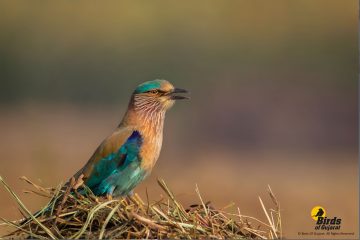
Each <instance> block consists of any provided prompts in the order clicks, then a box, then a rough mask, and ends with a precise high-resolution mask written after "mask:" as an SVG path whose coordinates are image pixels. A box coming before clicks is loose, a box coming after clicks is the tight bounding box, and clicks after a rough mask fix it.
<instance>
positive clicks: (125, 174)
mask: <svg viewBox="0 0 360 240" xmlns="http://www.w3.org/2000/svg"><path fill="white" fill-rule="evenodd" d="M187 93H188V91H187V90H185V89H181V88H175V87H174V86H173V84H171V83H170V82H169V81H167V80H161V79H156V80H152V81H147V82H144V83H141V84H140V85H138V86H137V87H136V88H135V90H134V92H133V93H132V95H131V98H130V101H129V104H128V108H127V111H126V113H125V115H124V117H123V119H122V121H121V122H120V124H119V125H118V127H117V128H116V129H115V130H114V131H113V133H112V134H110V135H109V136H108V137H106V138H105V140H104V141H103V142H102V143H101V144H100V145H99V146H98V148H97V149H96V150H95V152H94V153H93V155H92V156H91V157H90V159H89V160H88V162H87V163H86V164H85V165H84V167H82V168H81V169H80V170H79V171H78V172H77V173H76V174H75V175H74V176H73V178H75V179H78V178H81V179H82V181H83V183H84V184H85V185H86V186H87V187H88V188H90V190H91V191H92V192H93V193H94V194H95V195H96V196H108V197H111V198H112V197H121V196H127V195H131V194H132V193H133V189H134V188H135V187H136V186H137V185H138V184H139V183H140V182H141V181H142V180H144V179H145V178H146V177H147V176H149V174H150V173H151V170H152V169H153V167H154V165H155V163H156V161H157V160H158V158H159V155H160V150H161V146H162V141H163V128H164V120H165V113H166V112H167V110H169V109H170V108H171V107H172V106H173V105H174V103H175V101H177V100H182V99H189V97H188V96H187V95H186V94H187Z"/></svg>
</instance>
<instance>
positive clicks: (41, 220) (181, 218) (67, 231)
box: [0, 177, 282, 239]
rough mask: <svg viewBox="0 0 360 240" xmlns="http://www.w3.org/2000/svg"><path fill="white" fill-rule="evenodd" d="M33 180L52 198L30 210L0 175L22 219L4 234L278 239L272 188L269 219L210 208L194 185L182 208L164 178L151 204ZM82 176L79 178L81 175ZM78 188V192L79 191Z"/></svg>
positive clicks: (135, 197) (41, 192)
mask: <svg viewBox="0 0 360 240" xmlns="http://www.w3.org/2000/svg"><path fill="white" fill-rule="evenodd" d="M22 180H25V181H26V182H28V183H29V184H31V186H32V188H34V190H31V191H30V192H32V193H35V194H36V195H39V196H43V197H47V198H49V199H51V200H50V201H49V203H48V204H47V206H45V207H44V208H43V209H42V210H40V211H39V212H37V213H35V214H32V213H31V212H30V211H29V210H28V209H27V208H26V206H25V205H24V204H23V203H22V201H21V200H20V199H19V198H18V197H17V195H16V194H15V193H14V192H13V191H12V190H11V188H10V187H9V186H8V185H7V184H6V182H4V180H3V179H2V178H1V177H0V182H1V183H2V185H3V186H4V187H5V189H6V190H7V191H8V192H9V193H10V194H11V196H12V197H13V198H14V200H15V201H16V202H17V204H18V206H19V209H20V212H21V213H22V214H23V215H24V219H21V220H19V221H8V220H6V219H2V218H1V220H2V221H3V223H2V224H1V225H3V226H11V227H13V228H14V231H13V232H12V233H10V234H8V235H6V236H3V237H4V238H38V239H43V238H46V239H48V238H51V239H58V238H67V239H79V238H81V239H84V238H96V239H103V238H106V239H109V238H113V239H114V238H121V239H123V238H146V239H147V238H189V239H194V238H195V239H198V238H219V239H224V238H238V239H239V238H240V239H243V238H246V239H259V238H260V239H274V238H281V237H282V235H281V217H280V212H279V209H280V206H279V203H278V201H277V200H276V198H275V196H274V194H273V193H272V191H271V189H270V187H269V189H268V192H269V195H270V197H271V199H272V200H273V203H274V206H275V209H269V210H267V209H266V208H265V206H264V204H263V202H262V200H261V198H259V200H260V205H261V207H262V209H263V210H264V213H265V215H266V218H267V221H268V222H267V223H265V222H262V221H260V220H257V219H256V218H253V217H249V216H243V215H241V214H240V210H239V209H238V208H237V210H236V211H235V213H230V212H226V211H225V210H224V209H214V208H213V207H212V206H211V204H210V203H209V202H207V203H205V202H204V201H203V199H202V197H201V195H200V192H199V190H198V188H197V187H196V192H197V195H198V197H199V204H194V205H191V206H189V207H188V208H185V207H184V206H182V205H181V204H180V203H179V202H178V201H177V200H176V199H175V197H174V194H173V193H172V192H171V191H170V189H169V188H168V187H167V185H166V183H165V182H164V181H163V180H158V183H159V185H160V187H161V188H162V189H163V190H164V192H165V194H166V196H167V197H166V198H162V199H161V200H160V201H157V202H153V203H150V202H149V199H147V200H146V201H145V202H144V201H143V200H142V199H141V198H140V197H139V196H138V195H137V194H134V195H133V196H130V197H125V198H120V199H109V198H98V197H96V196H95V195H94V194H92V192H91V191H90V190H89V189H88V188H86V186H85V185H83V184H82V181H79V180H77V181H76V180H75V179H72V181H71V183H70V184H69V185H68V186H66V187H65V186H62V185H60V186H58V187H57V188H44V187H41V186H38V185H36V184H34V183H33V182H31V181H30V180H28V179H27V178H25V177H22ZM80 180H81V179H80ZM80 191H81V193H82V194H79V192H80Z"/></svg>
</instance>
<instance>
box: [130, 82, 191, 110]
mask: <svg viewBox="0 0 360 240" xmlns="http://www.w3.org/2000/svg"><path fill="white" fill-rule="evenodd" d="M187 92H188V91H186V90H184V89H180V88H175V87H174V86H173V85H172V84H171V83H170V82H168V81H166V80H153V81H148V82H144V83H142V84H140V85H139V86H137V88H136V89H135V91H134V93H133V104H134V107H135V109H137V110H143V111H148V112H152V110H155V111H156V110H157V111H166V110H168V109H170V108H171V107H172V106H173V105H174V103H175V101H176V100H181V99H189V98H188V97H186V96H184V95H181V94H184V93H187Z"/></svg>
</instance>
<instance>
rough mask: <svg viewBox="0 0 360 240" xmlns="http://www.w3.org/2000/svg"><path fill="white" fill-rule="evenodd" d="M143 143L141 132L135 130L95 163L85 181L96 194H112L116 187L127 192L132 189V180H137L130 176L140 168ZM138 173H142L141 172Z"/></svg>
mask: <svg viewBox="0 0 360 240" xmlns="http://www.w3.org/2000/svg"><path fill="white" fill-rule="evenodd" d="M141 145H142V137H141V135H140V133H139V132H138V131H133V132H132V134H131V135H130V137H128V139H127V140H126V142H125V143H124V144H123V145H122V146H120V147H119V148H118V149H116V150H115V151H114V152H111V153H109V154H108V155H107V156H105V157H103V158H101V159H100V160H99V161H97V162H96V163H94V166H93V170H92V172H91V174H90V176H89V177H88V178H87V180H86V181H85V183H86V185H87V186H88V187H89V188H90V189H91V190H92V191H93V193H94V194H95V195H105V194H110V195H112V194H113V192H114V191H115V189H116V188H119V189H123V191H125V192H126V191H131V190H132V189H129V188H131V187H132V186H133V185H134V184H132V182H131V181H136V176H135V178H131V177H129V176H131V175H133V174H136V172H138V171H139V169H140V159H139V151H140V147H141ZM138 175H141V174H140V172H139V173H138ZM129 181H130V182H129ZM136 184H137V183H136ZM136 184H135V185H136ZM134 187H135V186H134ZM119 189H118V191H119Z"/></svg>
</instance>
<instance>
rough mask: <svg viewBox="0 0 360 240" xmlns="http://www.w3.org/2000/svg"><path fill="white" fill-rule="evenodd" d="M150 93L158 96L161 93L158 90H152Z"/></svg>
mask: <svg viewBox="0 0 360 240" xmlns="http://www.w3.org/2000/svg"><path fill="white" fill-rule="evenodd" d="M149 92H150V93H152V94H158V93H159V91H158V90H156V89H154V90H151V91H149Z"/></svg>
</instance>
